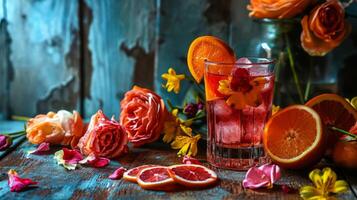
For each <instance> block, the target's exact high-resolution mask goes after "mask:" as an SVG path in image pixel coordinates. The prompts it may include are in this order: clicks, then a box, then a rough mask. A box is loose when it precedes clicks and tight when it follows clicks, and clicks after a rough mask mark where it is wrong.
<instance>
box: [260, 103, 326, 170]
mask: <svg viewBox="0 0 357 200" xmlns="http://www.w3.org/2000/svg"><path fill="white" fill-rule="evenodd" d="M263 143H264V148H265V151H266V152H267V154H268V155H269V156H270V158H271V159H272V160H273V162H275V163H276V164H278V165H279V166H281V167H283V168H289V169H300V168H304V167H308V166H312V165H313V164H315V163H317V162H318V161H319V160H320V159H321V158H322V156H323V154H324V152H325V144H326V136H325V134H324V131H323V124H322V122H321V119H320V117H319V115H318V114H317V112H315V111H314V110H313V109H311V108H309V107H307V106H304V105H294V106H289V107H287V108H285V109H284V110H282V111H279V112H278V113H276V114H275V115H273V116H272V117H271V118H270V119H269V121H268V123H267V124H266V126H265V128H264V134H263Z"/></svg>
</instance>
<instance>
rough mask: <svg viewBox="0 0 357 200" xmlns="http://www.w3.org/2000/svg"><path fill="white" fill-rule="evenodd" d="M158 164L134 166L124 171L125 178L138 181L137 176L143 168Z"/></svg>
mask: <svg viewBox="0 0 357 200" xmlns="http://www.w3.org/2000/svg"><path fill="white" fill-rule="evenodd" d="M156 166H157V165H141V166H138V167H134V168H132V169H129V170H127V171H126V172H124V174H123V179H124V180H127V181H130V182H133V183H136V182H137V179H136V176H137V175H138V174H139V173H140V171H141V170H143V169H146V168H149V167H156Z"/></svg>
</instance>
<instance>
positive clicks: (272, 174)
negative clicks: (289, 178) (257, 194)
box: [258, 164, 281, 187]
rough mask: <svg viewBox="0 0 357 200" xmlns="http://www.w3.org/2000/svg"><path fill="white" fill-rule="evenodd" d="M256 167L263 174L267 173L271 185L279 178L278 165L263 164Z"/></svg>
mask: <svg viewBox="0 0 357 200" xmlns="http://www.w3.org/2000/svg"><path fill="white" fill-rule="evenodd" d="M258 169H260V170H262V171H263V172H264V174H266V175H268V177H269V178H270V183H271V187H272V186H273V184H274V183H275V182H276V181H278V180H279V179H280V178H281V171H280V167H279V166H278V165H274V164H265V165H262V166H260V167H259V168H258Z"/></svg>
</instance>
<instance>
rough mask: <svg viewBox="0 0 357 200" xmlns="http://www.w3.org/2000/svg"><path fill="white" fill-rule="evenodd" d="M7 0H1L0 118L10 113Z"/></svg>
mask: <svg viewBox="0 0 357 200" xmlns="http://www.w3.org/2000/svg"><path fill="white" fill-rule="evenodd" d="M6 15H7V12H6V9H5V0H0V45H1V48H0V120H1V119H5V118H6V117H8V114H9V109H8V108H9V107H8V106H9V102H8V99H9V98H8V97H9V84H8V83H9V81H8V80H9V75H10V62H9V59H8V58H9V43H10V38H9V33H8V30H7V27H8V23H7V21H6Z"/></svg>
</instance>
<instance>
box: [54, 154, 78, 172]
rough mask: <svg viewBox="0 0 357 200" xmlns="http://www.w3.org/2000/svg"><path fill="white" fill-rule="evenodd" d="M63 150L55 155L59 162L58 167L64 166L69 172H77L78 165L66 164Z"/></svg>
mask: <svg viewBox="0 0 357 200" xmlns="http://www.w3.org/2000/svg"><path fill="white" fill-rule="evenodd" d="M63 155H64V153H63V150H59V151H57V152H56V153H55V156H54V158H55V159H56V160H57V164H58V165H62V166H63V167H64V168H66V169H68V170H75V169H76V167H77V164H71V163H66V161H65V160H64V159H63Z"/></svg>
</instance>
